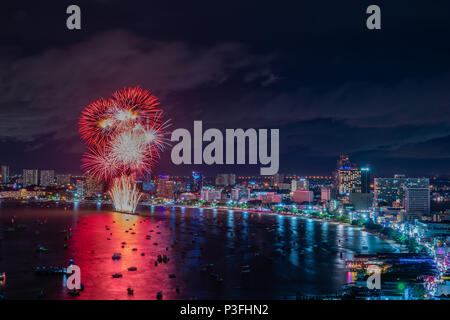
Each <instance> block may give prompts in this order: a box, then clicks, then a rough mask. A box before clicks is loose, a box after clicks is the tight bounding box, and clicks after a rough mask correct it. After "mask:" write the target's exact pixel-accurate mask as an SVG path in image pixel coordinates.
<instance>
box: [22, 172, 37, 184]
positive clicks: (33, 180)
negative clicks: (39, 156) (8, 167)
mask: <svg viewBox="0 0 450 320" xmlns="http://www.w3.org/2000/svg"><path fill="white" fill-rule="evenodd" d="M22 178H23V185H24V186H32V185H33V186H37V185H38V169H23V176H22Z"/></svg>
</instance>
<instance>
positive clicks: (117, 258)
mask: <svg viewBox="0 0 450 320" xmlns="http://www.w3.org/2000/svg"><path fill="white" fill-rule="evenodd" d="M120 258H122V255H121V254H120V253H114V254H113V256H112V259H113V260H119V259H120Z"/></svg>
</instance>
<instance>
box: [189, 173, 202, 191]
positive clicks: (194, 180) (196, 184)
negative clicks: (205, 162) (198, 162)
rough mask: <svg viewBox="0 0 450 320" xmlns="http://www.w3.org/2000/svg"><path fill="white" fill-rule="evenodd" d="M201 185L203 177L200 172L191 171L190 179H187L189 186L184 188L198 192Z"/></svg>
mask: <svg viewBox="0 0 450 320" xmlns="http://www.w3.org/2000/svg"><path fill="white" fill-rule="evenodd" d="M202 187H203V177H202V174H201V173H200V172H196V171H192V176H191V180H190V181H189V186H188V187H187V188H186V189H189V190H187V191H190V192H198V191H200V190H201V189H202Z"/></svg>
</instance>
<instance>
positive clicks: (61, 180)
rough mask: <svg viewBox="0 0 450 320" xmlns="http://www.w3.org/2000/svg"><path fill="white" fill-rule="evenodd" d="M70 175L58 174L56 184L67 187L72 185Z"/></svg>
mask: <svg viewBox="0 0 450 320" xmlns="http://www.w3.org/2000/svg"><path fill="white" fill-rule="evenodd" d="M70 178H71V175H70V174H57V175H56V184H57V185H59V186H66V185H69V184H70Z"/></svg>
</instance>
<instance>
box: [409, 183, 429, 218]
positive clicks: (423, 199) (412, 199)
mask: <svg viewBox="0 0 450 320" xmlns="http://www.w3.org/2000/svg"><path fill="white" fill-rule="evenodd" d="M405 211H406V212H412V213H415V212H421V213H422V214H424V215H429V214H430V188H405Z"/></svg>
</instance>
